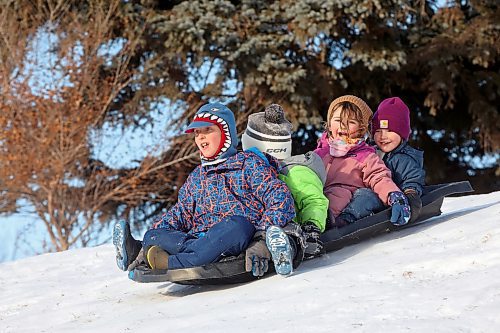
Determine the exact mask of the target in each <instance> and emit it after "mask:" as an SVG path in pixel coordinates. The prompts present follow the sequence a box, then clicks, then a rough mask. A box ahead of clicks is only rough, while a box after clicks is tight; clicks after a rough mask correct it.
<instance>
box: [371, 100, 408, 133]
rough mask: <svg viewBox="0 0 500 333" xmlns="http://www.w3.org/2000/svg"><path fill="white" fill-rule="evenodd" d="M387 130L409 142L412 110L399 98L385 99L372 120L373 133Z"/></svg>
mask: <svg viewBox="0 0 500 333" xmlns="http://www.w3.org/2000/svg"><path fill="white" fill-rule="evenodd" d="M378 129H387V130H389V131H392V132H395V133H397V134H399V136H400V137H401V138H403V139H405V140H408V138H409V137H410V133H411V128H410V110H409V109H408V106H406V104H405V103H404V102H403V101H402V100H401V98H399V97H391V98H387V99H384V100H383V101H382V103H380V105H379V106H378V109H377V112H375V114H374V115H373V119H372V132H373V134H374V133H375V131H376V130H378Z"/></svg>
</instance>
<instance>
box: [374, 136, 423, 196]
mask: <svg viewBox="0 0 500 333" xmlns="http://www.w3.org/2000/svg"><path fill="white" fill-rule="evenodd" d="M382 159H383V161H384V163H385V165H386V166H387V167H388V168H389V169H390V170H391V173H392V180H393V181H394V183H396V185H397V186H398V187H399V188H400V189H401V190H403V191H405V190H407V189H414V190H416V191H417V193H418V195H420V196H421V195H422V191H423V186H424V185H425V170H424V152H423V151H421V150H418V149H415V148H413V147H411V146H410V145H409V144H408V142H407V141H405V140H403V142H402V143H401V144H400V145H399V146H398V147H397V148H396V149H394V150H393V151H391V152H389V153H386V154H383V156H382Z"/></svg>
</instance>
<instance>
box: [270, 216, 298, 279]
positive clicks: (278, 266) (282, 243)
mask: <svg viewBox="0 0 500 333" xmlns="http://www.w3.org/2000/svg"><path fill="white" fill-rule="evenodd" d="M266 245H267V248H268V249H269V252H271V257H272V258H273V262H274V268H275V270H276V273H278V274H280V275H285V276H286V275H290V274H292V271H293V263H292V259H293V253H292V252H293V249H292V246H291V245H290V241H289V240H288V236H287V234H286V233H285V232H284V231H283V229H281V228H280V227H277V226H274V225H273V226H271V227H269V228H268V229H267V231H266Z"/></svg>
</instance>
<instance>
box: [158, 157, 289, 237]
mask: <svg viewBox="0 0 500 333" xmlns="http://www.w3.org/2000/svg"><path fill="white" fill-rule="evenodd" d="M277 176H278V175H277V173H276V170H275V169H274V168H273V167H271V166H269V165H267V164H266V163H265V162H264V161H262V159H261V158H260V157H258V156H257V155H255V154H253V153H246V152H239V153H237V154H236V155H233V156H231V157H229V158H228V159H227V160H226V161H224V162H222V163H220V164H216V165H206V166H202V165H199V166H198V167H197V168H196V169H194V170H193V172H192V173H191V174H190V175H189V177H188V178H187V180H186V182H185V183H184V185H183V186H182V187H181V189H180V191H179V197H178V201H177V203H176V204H175V205H174V206H172V207H171V209H170V210H169V211H168V212H167V213H165V214H163V216H162V217H161V218H160V219H159V220H158V221H156V223H155V224H154V225H153V227H154V228H167V229H171V230H172V229H173V230H179V231H183V232H186V233H189V234H194V235H197V234H199V233H204V232H206V231H207V230H208V229H209V228H210V227H211V226H212V225H214V224H216V223H218V222H221V221H222V220H223V219H224V218H226V217H228V216H233V215H241V216H245V217H246V218H247V219H248V220H249V221H250V222H251V223H253V224H254V225H255V227H256V229H257V230H264V229H265V228H266V227H268V226H269V225H278V226H284V225H285V224H287V223H288V222H289V221H291V220H292V219H293V218H294V217H295V208H294V203H293V198H292V195H291V194H290V191H289V190H288V188H287V186H286V184H285V183H284V182H283V181H281V180H279V179H278V178H277Z"/></svg>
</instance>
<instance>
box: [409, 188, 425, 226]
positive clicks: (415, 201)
mask: <svg viewBox="0 0 500 333" xmlns="http://www.w3.org/2000/svg"><path fill="white" fill-rule="evenodd" d="M405 195H406V198H407V199H408V203H409V204H410V212H411V218H410V222H413V221H415V220H416V219H417V218H418V216H419V215H420V210H422V199H420V195H418V193H417V191H415V190H414V189H411V188H410V189H406V190H405Z"/></svg>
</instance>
